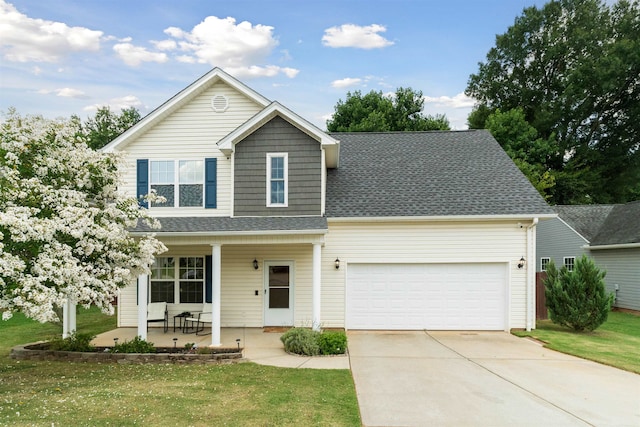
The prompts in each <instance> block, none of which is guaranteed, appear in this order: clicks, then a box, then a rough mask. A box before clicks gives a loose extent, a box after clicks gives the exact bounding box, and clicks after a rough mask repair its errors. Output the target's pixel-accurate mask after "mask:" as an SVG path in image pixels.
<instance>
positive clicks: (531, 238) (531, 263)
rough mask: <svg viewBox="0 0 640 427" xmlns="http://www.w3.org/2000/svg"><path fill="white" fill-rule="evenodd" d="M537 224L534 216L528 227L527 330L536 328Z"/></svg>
mask: <svg viewBox="0 0 640 427" xmlns="http://www.w3.org/2000/svg"><path fill="white" fill-rule="evenodd" d="M536 225H538V218H533V221H532V222H531V225H529V226H528V227H527V258H526V259H527V263H526V269H527V271H526V273H525V274H526V275H527V276H526V281H527V325H526V329H527V331H531V329H535V325H536V323H535V322H536V283H535V281H536V276H535V271H536V270H535V266H536Z"/></svg>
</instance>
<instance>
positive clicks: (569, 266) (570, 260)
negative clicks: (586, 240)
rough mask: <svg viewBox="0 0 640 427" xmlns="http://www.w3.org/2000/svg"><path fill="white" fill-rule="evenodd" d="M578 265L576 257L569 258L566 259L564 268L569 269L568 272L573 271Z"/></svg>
mask: <svg viewBox="0 0 640 427" xmlns="http://www.w3.org/2000/svg"><path fill="white" fill-rule="evenodd" d="M575 265H576V257H574V256H568V257H564V266H565V267H567V270H569V271H573V268H574V267H575Z"/></svg>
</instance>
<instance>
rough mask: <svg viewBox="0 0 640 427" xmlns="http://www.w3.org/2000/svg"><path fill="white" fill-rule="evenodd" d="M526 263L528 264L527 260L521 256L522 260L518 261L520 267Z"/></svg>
mask: <svg viewBox="0 0 640 427" xmlns="http://www.w3.org/2000/svg"><path fill="white" fill-rule="evenodd" d="M525 264H526V261H525V259H524V257H522V258H520V261H519V262H518V268H523V267H524V265H525Z"/></svg>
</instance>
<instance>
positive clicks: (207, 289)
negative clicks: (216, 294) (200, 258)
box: [204, 255, 213, 303]
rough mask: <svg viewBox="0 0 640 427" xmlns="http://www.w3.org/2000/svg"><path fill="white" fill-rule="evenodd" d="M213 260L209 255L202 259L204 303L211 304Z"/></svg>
mask: <svg viewBox="0 0 640 427" xmlns="http://www.w3.org/2000/svg"><path fill="white" fill-rule="evenodd" d="M212 269H213V258H212V256H211V255H206V256H205V257H204V302H206V303H211V302H212V301H213V299H212V298H211V294H212V293H213V271H212Z"/></svg>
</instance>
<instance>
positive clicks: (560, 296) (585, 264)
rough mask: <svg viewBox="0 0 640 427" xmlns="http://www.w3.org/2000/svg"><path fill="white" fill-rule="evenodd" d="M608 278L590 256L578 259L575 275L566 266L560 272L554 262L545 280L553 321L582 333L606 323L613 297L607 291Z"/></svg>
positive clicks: (550, 314) (546, 294) (548, 304)
mask: <svg viewBox="0 0 640 427" xmlns="http://www.w3.org/2000/svg"><path fill="white" fill-rule="evenodd" d="M605 275H606V272H604V271H600V269H599V268H598V267H597V266H596V265H595V263H594V262H593V260H592V259H591V258H589V257H587V256H586V255H583V256H582V257H580V258H578V259H576V263H575V269H574V271H569V270H567V268H566V267H564V266H563V267H562V268H561V269H560V270H558V269H557V268H556V266H555V264H554V263H553V261H551V262H550V263H549V266H548V268H547V278H546V279H545V280H544V287H545V297H546V302H547V308H548V309H549V317H550V318H551V321H552V322H553V323H557V324H559V325H562V326H567V327H569V328H572V329H574V330H576V331H578V332H580V331H593V330H595V329H596V328H597V327H599V326H600V325H602V324H603V323H604V322H606V320H607V317H608V316H609V311H610V310H611V304H613V294H607V293H606V291H605V287H604V277H605Z"/></svg>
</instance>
